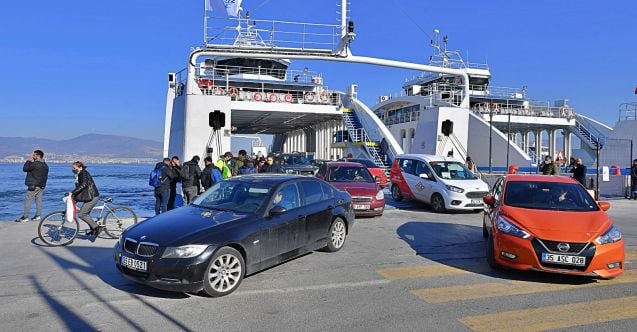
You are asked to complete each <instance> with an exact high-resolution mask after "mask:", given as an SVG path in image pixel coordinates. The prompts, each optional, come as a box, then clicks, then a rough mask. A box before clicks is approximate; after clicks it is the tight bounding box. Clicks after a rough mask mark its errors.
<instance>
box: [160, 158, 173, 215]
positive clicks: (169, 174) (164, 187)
mask: <svg viewBox="0 0 637 332" xmlns="http://www.w3.org/2000/svg"><path fill="white" fill-rule="evenodd" d="M160 168H161V175H160V176H159V180H160V181H161V182H160V183H161V184H160V185H159V186H157V187H155V215H158V214H160V213H164V212H166V211H168V198H170V184H171V182H172V180H173V179H174V178H175V177H176V176H177V175H176V174H175V173H174V172H173V170H172V168H171V167H170V159H169V158H164V161H163V162H161V163H157V165H155V169H160Z"/></svg>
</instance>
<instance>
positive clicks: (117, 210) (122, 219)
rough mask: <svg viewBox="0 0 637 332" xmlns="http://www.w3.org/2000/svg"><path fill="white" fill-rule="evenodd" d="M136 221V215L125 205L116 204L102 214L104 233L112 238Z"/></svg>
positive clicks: (117, 236)
mask: <svg viewBox="0 0 637 332" xmlns="http://www.w3.org/2000/svg"><path fill="white" fill-rule="evenodd" d="M136 223H137V215H136V214H135V212H133V210H131V209H129V208H127V207H125V206H117V207H114V208H112V209H111V211H108V213H107V214H106V215H105V216H104V227H105V231H106V234H108V236H110V237H111V238H113V239H117V238H119V236H120V235H122V232H123V231H124V230H125V229H126V228H128V227H130V226H133V225H134V224H136Z"/></svg>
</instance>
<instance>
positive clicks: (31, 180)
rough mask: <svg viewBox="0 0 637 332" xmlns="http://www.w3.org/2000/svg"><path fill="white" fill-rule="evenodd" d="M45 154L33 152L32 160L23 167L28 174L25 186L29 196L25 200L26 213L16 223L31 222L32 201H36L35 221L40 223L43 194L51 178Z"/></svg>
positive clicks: (40, 151) (39, 151)
mask: <svg viewBox="0 0 637 332" xmlns="http://www.w3.org/2000/svg"><path fill="white" fill-rule="evenodd" d="M43 158H44V152H42V150H35V151H33V155H32V157H31V159H29V160H27V162H26V163H24V166H23V167H22V171H24V172H26V173H27V177H26V179H25V180H24V184H26V186H27V195H26V198H25V200H24V213H23V214H22V217H21V218H19V219H16V222H21V221H29V212H31V201H33V199H35V216H34V217H33V219H31V220H33V221H39V220H40V216H41V215H42V193H44V187H46V181H47V179H48V178H49V166H48V165H47V164H46V163H45V162H44V159H43Z"/></svg>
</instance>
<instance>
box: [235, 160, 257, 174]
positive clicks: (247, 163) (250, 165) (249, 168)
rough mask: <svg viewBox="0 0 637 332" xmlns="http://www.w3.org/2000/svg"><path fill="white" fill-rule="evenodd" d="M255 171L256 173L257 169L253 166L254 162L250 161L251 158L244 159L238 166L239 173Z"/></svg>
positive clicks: (252, 172)
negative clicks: (241, 164)
mask: <svg viewBox="0 0 637 332" xmlns="http://www.w3.org/2000/svg"><path fill="white" fill-rule="evenodd" d="M256 173H257V169H256V167H254V163H253V162H252V160H249V159H248V160H246V161H245V163H244V164H243V166H241V167H240V168H239V175H243V174H256Z"/></svg>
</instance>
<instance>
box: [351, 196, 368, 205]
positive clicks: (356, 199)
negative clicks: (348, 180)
mask: <svg viewBox="0 0 637 332" xmlns="http://www.w3.org/2000/svg"><path fill="white" fill-rule="evenodd" d="M371 201H372V198H371V197H369V196H352V202H356V203H369V202H371Z"/></svg>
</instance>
